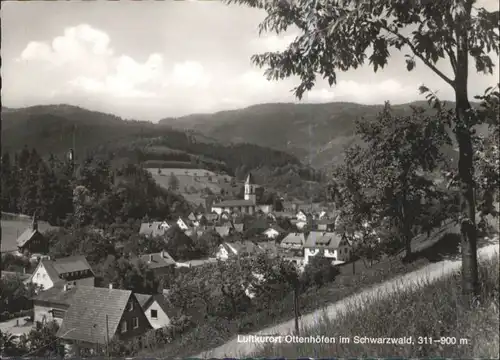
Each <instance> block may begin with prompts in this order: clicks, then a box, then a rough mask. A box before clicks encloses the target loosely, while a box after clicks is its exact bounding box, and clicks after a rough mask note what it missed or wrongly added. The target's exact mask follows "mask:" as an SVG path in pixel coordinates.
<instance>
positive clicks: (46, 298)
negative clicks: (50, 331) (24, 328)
mask: <svg viewBox="0 0 500 360" xmlns="http://www.w3.org/2000/svg"><path fill="white" fill-rule="evenodd" d="M76 289H77V287H76V286H70V285H68V284H67V283H66V282H64V281H62V280H59V281H58V282H56V283H55V284H54V285H53V286H52V287H51V288H50V289H48V290H44V291H41V292H40V293H38V294H37V295H36V296H34V297H33V298H32V300H33V318H34V323H36V322H41V323H42V324H45V323H48V322H51V321H55V322H57V323H58V324H59V326H60V325H61V323H62V321H63V319H64V316H65V314H66V311H67V310H68V309H69V307H70V305H71V300H72V298H73V296H74V295H75V292H76Z"/></svg>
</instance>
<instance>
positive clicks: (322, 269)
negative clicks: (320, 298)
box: [301, 256, 339, 288]
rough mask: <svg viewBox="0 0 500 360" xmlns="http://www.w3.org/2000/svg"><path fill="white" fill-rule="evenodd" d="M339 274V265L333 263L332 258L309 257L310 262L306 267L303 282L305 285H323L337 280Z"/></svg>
mask: <svg viewBox="0 0 500 360" xmlns="http://www.w3.org/2000/svg"><path fill="white" fill-rule="evenodd" d="M338 274H339V270H338V268H337V267H335V266H333V265H332V259H329V258H325V257H322V256H313V257H311V258H309V263H308V264H307V265H306V267H305V268H304V272H303V274H302V276H301V282H302V285H303V286H304V287H306V288H307V287H310V286H317V287H322V286H324V285H326V284H328V283H330V282H332V281H334V280H335V277H336V276H337V275H338Z"/></svg>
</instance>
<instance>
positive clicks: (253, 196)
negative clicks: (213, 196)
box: [211, 173, 272, 215]
mask: <svg viewBox="0 0 500 360" xmlns="http://www.w3.org/2000/svg"><path fill="white" fill-rule="evenodd" d="M258 189H259V187H258V186H257V185H256V183H255V180H254V178H253V176H252V174H251V173H249V174H248V176H247V178H246V181H245V190H244V198H243V199H236V200H224V201H219V202H217V203H213V204H212V207H211V210H212V211H213V212H216V213H217V214H222V213H223V212H228V213H233V212H238V213H241V214H249V215H253V214H256V213H257V212H258V211H259V210H260V211H262V212H264V213H268V212H271V211H272V206H271V205H267V204H258V203H257V192H258ZM260 189H262V188H260Z"/></svg>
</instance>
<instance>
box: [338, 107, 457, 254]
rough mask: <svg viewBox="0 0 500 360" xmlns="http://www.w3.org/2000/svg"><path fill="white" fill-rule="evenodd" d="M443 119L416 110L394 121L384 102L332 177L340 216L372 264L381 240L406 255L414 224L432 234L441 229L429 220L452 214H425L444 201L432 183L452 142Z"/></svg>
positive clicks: (363, 125) (361, 128) (359, 125)
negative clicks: (445, 147)
mask: <svg viewBox="0 0 500 360" xmlns="http://www.w3.org/2000/svg"><path fill="white" fill-rule="evenodd" d="M445 116H449V114H448V113H447V112H441V113H438V114H436V115H435V116H427V115H424V111H423V110H422V109H418V108H415V109H414V113H413V114H412V115H411V116H405V117H398V116H394V115H393V114H392V112H391V109H390V106H389V105H388V104H387V105H386V108H385V109H384V111H383V112H382V113H381V114H380V115H379V116H378V118H377V119H376V121H373V122H372V121H370V122H368V121H360V122H358V123H357V133H358V134H359V135H360V136H361V138H362V139H363V140H364V142H365V146H363V147H361V146H355V147H352V148H350V149H348V150H347V151H346V155H345V164H343V165H342V166H339V167H337V168H336V169H335V171H334V174H335V176H336V178H337V182H338V184H337V186H338V187H339V189H338V190H337V191H338V196H339V198H340V202H341V203H342V205H343V206H342V208H341V218H342V220H343V222H344V226H346V227H347V228H346V229H345V231H346V233H347V234H348V235H349V236H350V237H351V240H352V241H353V243H354V246H355V249H356V250H358V255H360V256H364V257H372V259H371V260H373V258H374V257H375V258H376V257H377V256H378V255H377V251H378V250H376V248H377V244H378V243H379V242H380V241H388V242H392V243H394V242H396V243H399V244H401V246H405V248H406V252H407V254H408V255H409V254H410V253H411V247H410V241H411V239H412V237H413V233H414V232H415V230H416V227H417V226H420V227H422V226H423V227H425V228H426V230H430V229H431V228H432V227H435V226H438V225H440V223H439V222H438V221H434V222H430V221H429V220H430V219H431V218H432V219H434V220H435V219H438V220H440V219H441V218H440V217H446V216H450V214H448V213H446V214H439V213H432V214H429V204H430V203H431V202H432V201H434V200H438V201H439V200H441V199H443V197H444V193H443V191H441V190H440V189H438V188H437V186H436V185H435V184H434V182H433V180H434V179H433V172H434V171H435V170H436V169H437V168H438V166H440V164H442V163H443V161H444V158H443V154H442V153H441V148H442V145H443V144H445V143H450V139H449V137H448V135H447V133H446V129H445V127H444V123H443V118H444V117H445ZM436 210H443V208H437V209H436ZM429 215H432V216H429ZM424 219H425V221H424ZM367 226H370V227H371V229H370V230H368V229H367ZM379 229H380V230H383V231H385V235H386V236H385V237H384V238H383V239H381V237H380V235H376V232H377V231H379ZM374 231H375V232H374ZM355 234H358V236H354V235H355Z"/></svg>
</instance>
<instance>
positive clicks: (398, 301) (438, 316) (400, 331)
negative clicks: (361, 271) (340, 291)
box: [251, 253, 499, 359]
mask: <svg viewBox="0 0 500 360" xmlns="http://www.w3.org/2000/svg"><path fill="white" fill-rule="evenodd" d="M479 276H480V282H481V285H482V293H481V299H482V304H481V305H480V306H479V307H478V308H471V307H470V306H469V305H468V304H467V303H466V302H465V301H464V300H463V298H462V297H461V295H460V294H461V276H460V274H459V273H453V274H452V275H449V276H447V277H445V278H442V279H440V280H438V281H436V282H433V283H431V282H429V281H425V282H424V283H421V284H420V286H419V287H418V288H415V289H413V291H407V290H402V289H397V290H396V291H395V292H394V293H392V294H391V295H389V296H386V295H384V294H379V295H378V296H376V297H374V298H371V299H370V300H369V303H368V304H365V305H364V306H363V307H362V308H361V307H360V305H359V304H351V305H350V307H348V308H347V309H346V310H345V311H344V312H342V313H340V314H338V315H337V317H336V318H335V320H334V321H333V320H330V319H329V318H328V317H326V316H324V317H323V318H322V319H320V321H319V323H318V324H317V325H316V326H315V327H313V328H308V329H304V331H303V332H302V335H303V336H317V335H319V336H322V335H323V336H338V335H341V336H343V337H348V338H350V339H351V343H349V344H340V343H338V342H337V343H336V344H326V343H323V344H297V343H296V344H279V345H276V346H272V345H266V346H264V347H263V348H262V349H260V350H259V351H257V352H256V353H254V354H252V355H251V356H252V357H275V356H279V357H286V358H296V357H307V356H314V357H322V356H325V357H326V356H331V355H333V354H335V356H337V357H352V356H360V355H361V354H363V355H364V356H367V355H369V356H375V357H387V356H391V357H394V356H397V357H412V358H414V357H433V356H439V357H453V358H462V359H463V358H472V357H474V358H487V359H493V358H498V356H499V352H498V348H499V335H498V328H499V320H498V319H499V263H498V253H497V254H496V256H495V257H494V258H492V259H489V260H487V261H486V262H485V263H483V264H481V266H480V272H479ZM388 320H390V321H388ZM355 336H368V337H389V338H400V337H408V336H412V337H413V340H414V344H408V345H386V344H354V341H353V339H354V337H355ZM419 336H423V337H427V338H433V339H434V343H433V344H432V345H431V344H427V345H426V344H418V337H419ZM441 337H448V338H450V337H451V338H455V339H456V341H457V344H455V345H453V344H448V345H447V344H438V343H436V342H435V340H436V339H440V338H441ZM460 339H467V343H462V344H459V343H460Z"/></svg>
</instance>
